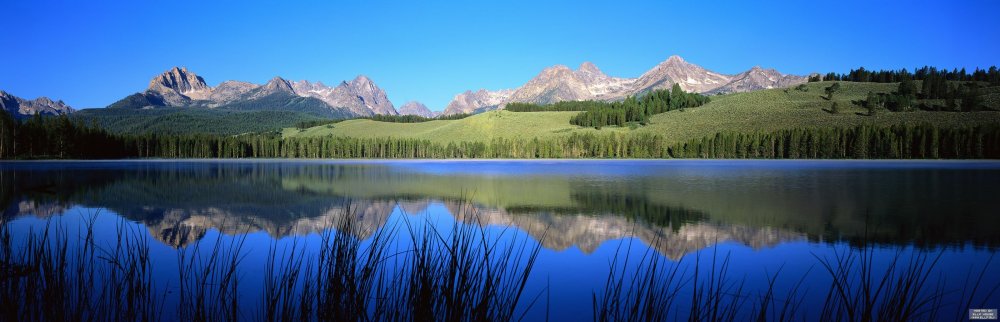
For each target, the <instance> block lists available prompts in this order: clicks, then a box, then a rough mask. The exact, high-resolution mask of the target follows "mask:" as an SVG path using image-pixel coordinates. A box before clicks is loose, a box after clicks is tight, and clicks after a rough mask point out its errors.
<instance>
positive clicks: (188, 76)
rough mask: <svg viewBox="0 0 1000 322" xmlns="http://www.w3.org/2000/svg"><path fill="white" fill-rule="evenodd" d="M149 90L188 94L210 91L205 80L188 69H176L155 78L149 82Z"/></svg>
mask: <svg viewBox="0 0 1000 322" xmlns="http://www.w3.org/2000/svg"><path fill="white" fill-rule="evenodd" d="M149 90H150V91H154V92H158V93H167V92H174V93H178V94H186V93H190V92H198V91H205V90H209V87H208V85H207V84H205V79H203V78H201V76H198V75H197V74H195V73H192V72H189V71H188V70H187V68H186V67H174V68H171V69H170V70H168V71H166V72H164V73H163V74H160V75H158V76H156V77H153V79H152V80H150V81H149Z"/></svg>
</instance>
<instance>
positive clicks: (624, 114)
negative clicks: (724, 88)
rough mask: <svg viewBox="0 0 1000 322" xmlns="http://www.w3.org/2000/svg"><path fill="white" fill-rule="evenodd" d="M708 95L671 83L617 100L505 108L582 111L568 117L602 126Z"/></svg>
mask: <svg viewBox="0 0 1000 322" xmlns="http://www.w3.org/2000/svg"><path fill="white" fill-rule="evenodd" d="M708 101H709V98H708V96H704V95H700V94H694V93H686V92H684V91H683V90H681V87H680V86H679V85H677V84H674V86H673V88H672V89H670V90H669V91H668V90H655V91H652V92H648V93H646V94H643V95H642V96H639V97H635V96H629V97H627V98H625V100H623V101H620V102H601V101H572V102H558V103H554V104H548V105H537V104H529V103H510V104H508V105H507V107H506V108H507V110H509V111H513V112H546V111H583V112H584V113H580V114H579V115H577V116H575V117H573V118H572V119H570V123H571V124H573V125H579V126H586V127H591V126H592V127H595V128H601V127H602V126H608V125H616V126H625V125H627V124H629V123H640V124H646V122H648V121H649V116H650V115H653V114H659V113H663V112H666V111H672V110H679V109H683V108H687V107H696V106H701V105H704V104H705V103H708Z"/></svg>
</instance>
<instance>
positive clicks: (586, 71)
mask: <svg viewBox="0 0 1000 322" xmlns="http://www.w3.org/2000/svg"><path fill="white" fill-rule="evenodd" d="M632 83H634V81H633V80H629V79H623V78H614V77H609V76H608V75H605V74H604V73H603V72H601V70H600V69H598V68H597V66H595V65H594V64H592V63H590V62H585V63H583V64H582V65H580V68H578V69H577V70H575V71H574V70H571V69H569V67H566V66H563V65H556V66H553V67H549V68H546V69H545V70H543V71H542V72H541V73H540V74H538V76H535V78H533V79H531V80H530V81H528V83H527V84H524V86H522V87H521V88H518V89H517V91H515V92H514V94H513V95H511V98H510V101H511V102H523V103H536V104H549V103H555V102H559V101H583V100H614V99H618V98H620V96H621V95H620V94H621V93H623V92H624V91H626V90H628V89H629V88H631V85H632Z"/></svg>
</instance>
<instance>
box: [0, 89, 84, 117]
mask: <svg viewBox="0 0 1000 322" xmlns="http://www.w3.org/2000/svg"><path fill="white" fill-rule="evenodd" d="M0 109H2V110H4V111H7V112H8V113H10V114H11V115H12V116H14V117H15V118H27V117H31V116H33V115H35V114H40V115H61V114H69V113H73V112H74V111H75V110H74V109H73V108H72V107H70V106H69V105H66V103H65V102H63V101H62V100H58V101H53V100H51V99H49V98H48V97H44V96H43V97H39V98H36V99H33V100H26V99H23V98H20V97H17V96H14V95H11V94H9V93H7V92H4V91H0Z"/></svg>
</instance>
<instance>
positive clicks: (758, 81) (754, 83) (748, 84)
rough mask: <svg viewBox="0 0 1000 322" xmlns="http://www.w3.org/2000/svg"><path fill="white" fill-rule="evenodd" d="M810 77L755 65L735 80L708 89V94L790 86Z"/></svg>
mask: <svg viewBox="0 0 1000 322" xmlns="http://www.w3.org/2000/svg"><path fill="white" fill-rule="evenodd" d="M807 80H808V78H806V77H803V76H796V75H786V74H782V73H780V72H778V71H777V70H774V69H763V68H760V66H754V67H753V68H751V69H750V70H748V71H745V72H742V73H739V74H736V75H735V76H733V80H732V81H730V82H729V83H728V84H726V85H723V86H722V87H718V88H715V89H712V90H711V91H708V92H707V93H708V94H717V93H718V94H727V93H738V92H750V91H756V90H762V89H771V88H782V87H790V86H795V85H798V84H804V83H805V82H806V81H807Z"/></svg>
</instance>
